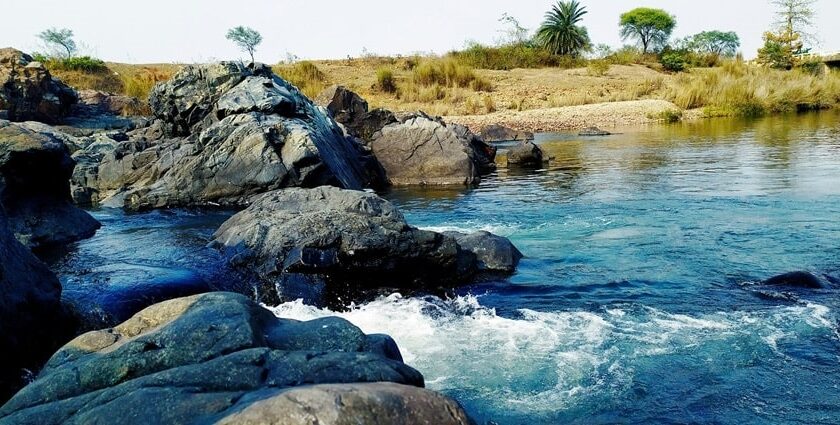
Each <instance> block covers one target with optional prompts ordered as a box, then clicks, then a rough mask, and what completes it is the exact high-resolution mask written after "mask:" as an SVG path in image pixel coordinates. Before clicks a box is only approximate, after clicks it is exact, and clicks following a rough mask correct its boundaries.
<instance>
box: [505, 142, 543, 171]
mask: <svg viewBox="0 0 840 425" xmlns="http://www.w3.org/2000/svg"><path fill="white" fill-rule="evenodd" d="M545 160H546V158H545V157H544V156H543V151H542V149H540V147H539V146H537V145H536V144H534V143H532V142H524V143H519V144H517V145H515V146H511V147H510V148H508V153H507V163H508V165H517V166H532V167H539V166H541V165H542V164H543V162H545Z"/></svg>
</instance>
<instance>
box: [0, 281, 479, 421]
mask: <svg viewBox="0 0 840 425" xmlns="http://www.w3.org/2000/svg"><path fill="white" fill-rule="evenodd" d="M383 382H391V383H394V384H402V386H397V385H394V384H392V385H387V384H382V383H383ZM354 383H378V384H375V385H371V386H366V385H355V384H354ZM320 384H354V385H342V386H334V385H328V386H320ZM298 386H300V388H293V387H298ZM404 386H411V387H422V386H423V377H422V375H421V374H420V373H419V372H417V371H415V370H414V369H412V368H410V367H408V366H406V365H405V364H404V363H403V362H402V361H401V359H400V357H399V350H398V349H397V348H396V344H395V343H394V341H393V340H392V339H391V338H389V337H387V336H383V335H365V334H364V333H362V332H361V331H360V330H359V329H358V328H356V327H355V326H353V325H352V324H350V323H349V322H347V321H345V320H343V319H339V318H336V317H331V318H324V319H318V320H313V321H310V322H298V321H294V320H282V319H277V318H276V317H274V316H273V315H272V314H271V313H270V312H269V311H268V310H265V309H263V308H262V307H260V306H259V305H257V304H256V303H254V302H253V301H251V300H249V299H247V298H246V297H244V296H241V295H236V294H230V293H211V294H204V295H197V296H193V297H188V298H180V299H176V300H170V301H166V302H163V303H160V304H156V305H154V306H151V307H149V308H147V309H145V310H143V311H141V312H139V313H137V314H136V315H135V316H134V317H132V318H131V319H129V320H127V321H126V322H124V323H122V324H120V325H118V326H116V327H114V328H110V329H105V330H101V331H93V332H88V333H86V334H84V335H81V336H79V337H77V338H76V339H74V340H73V341H71V342H70V343H68V344H67V345H65V346H64V347H63V348H62V349H60V350H59V351H58V352H57V353H55V355H53V357H52V358H51V359H50V361H49V362H48V363H47V365H46V366H45V367H44V369H43V370H42V371H41V373H40V374H39V375H38V378H37V379H36V380H35V381H34V382H32V383H31V384H30V385H28V386H27V387H25V388H24V389H23V390H21V391H20V392H19V393H18V394H17V395H15V396H14V397H13V398H12V399H11V400H10V401H9V402H8V403H7V404H6V405H5V406H3V407H2V408H0V422H5V423H32V424H35V423H37V424H59V423H62V424H77V423H78V424H85V423H103V422H112V421H114V420H115V418H119V422H120V423H128V424H133V423H137V424H140V423H144V424H145V423H211V422H217V421H222V422H225V423H249V422H250V423H271V422H272V421H273V420H274V419H275V418H276V420H277V421H279V422H278V423H292V424H297V423H301V424H310V423H313V422H311V421H307V418H317V421H323V422H319V423H336V422H335V421H336V420H339V419H336V418H337V416H336V415H341V416H340V417H341V419H340V420H344V418H359V419H360V420H362V422H366V419H370V418H373V417H376V418H377V419H376V421H377V422H379V423H395V424H396V423H403V422H401V421H400V420H399V419H398V418H400V417H409V418H410V417H412V414H415V413H416V414H417V415H418V416H417V418H429V420H430V421H432V422H428V423H441V424H450V423H452V424H458V423H466V422H465V421H467V420H468V419H466V415H465V414H464V413H463V411H462V410H461V409H460V408H459V406H458V405H457V403H456V402H454V401H451V400H448V399H446V398H444V397H441V396H437V395H434V394H431V393H429V392H428V391H423V390H420V389H419V388H417V389H413V388H407V387H404ZM330 396H332V401H329V400H328V397H330ZM339 396H340V397H344V396H347V399H346V400H347V401H346V402H344V403H341V402H339V401H338V400H339V399H337V398H336V397H339ZM290 404H295V406H291V405H290ZM438 409H442V410H438ZM295 412H299V413H300V415H301V416H295V415H293V413H295ZM387 412H392V413H393V414H394V415H395V416H387V415H386V416H377V415H380V414H386V413H387ZM290 415H291V416H290ZM226 418H227V419H226ZM392 418H393V419H392ZM286 419H288V420H289V422H287V421H286ZM412 420H416V419H412ZM437 420H441V421H442V422H437ZM317 421H316V422H317ZM331 421H332V422H331ZM341 423H343V422H341ZM407 423H412V422H407Z"/></svg>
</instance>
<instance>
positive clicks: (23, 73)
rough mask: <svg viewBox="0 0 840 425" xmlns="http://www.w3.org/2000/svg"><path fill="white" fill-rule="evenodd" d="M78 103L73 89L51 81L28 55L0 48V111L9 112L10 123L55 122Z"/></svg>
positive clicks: (40, 66) (48, 73) (41, 65)
mask: <svg viewBox="0 0 840 425" xmlns="http://www.w3.org/2000/svg"><path fill="white" fill-rule="evenodd" d="M77 100H78V97H77V95H76V92H75V91H74V90H73V89H71V88H70V87H68V86H67V85H66V84H64V83H62V82H61V81H60V80H58V79H56V78H53V77H52V75H50V72H49V71H47V68H45V67H44V65H43V64H41V63H40V62H34V61H33V60H32V57H31V56H29V55H27V54H26V53H23V52H21V51H19V50H15V49H12V48H5V49H0V110H2V109H6V110H8V113H7V115H8V119H9V120H10V121H30V120H32V121H43V122H46V123H58V122H60V121H61V120H62V119H63V118H64V117H65V116H67V115H68V114H69V113H70V108H71V106H72V105H73V104H74V103H76V102H77Z"/></svg>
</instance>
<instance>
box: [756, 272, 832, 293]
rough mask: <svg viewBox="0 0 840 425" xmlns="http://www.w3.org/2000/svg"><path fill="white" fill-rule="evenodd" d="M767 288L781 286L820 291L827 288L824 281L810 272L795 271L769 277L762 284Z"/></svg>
mask: <svg viewBox="0 0 840 425" xmlns="http://www.w3.org/2000/svg"><path fill="white" fill-rule="evenodd" d="M761 283H762V284H763V285H767V286H783V287H792V288H806V289H820V288H824V287H826V286H827V282H826V280H825V279H823V278H821V277H819V276H816V275H814V274H813V273H810V272H805V271H795V272H790V273H785V274H781V275H778V276H774V277H771V278H770V279H767V280H765V281H763V282H761Z"/></svg>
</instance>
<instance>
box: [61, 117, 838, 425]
mask: <svg viewBox="0 0 840 425" xmlns="http://www.w3.org/2000/svg"><path fill="white" fill-rule="evenodd" d="M838 118H840V115H838V114H835V113H822V114H810V115H802V116H789V117H776V118H770V119H764V120H758V121H739V120H716V121H705V122H702V123H695V124H679V125H673V126H662V127H652V128H648V129H642V130H631V131H627V132H625V133H624V134H619V135H614V136H609V137H606V138H597V139H581V138H579V137H576V136H573V135H568V134H556V135H541V136H540V137H539V138H538V140H537V142H538V143H539V144H540V145H541V146H542V147H543V149H544V150H545V151H546V152H548V153H549V155H551V156H552V157H553V160H552V162H551V163H550V165H549V166H547V167H546V168H545V169H542V170H536V171H534V170H530V171H529V170H508V169H506V168H501V169H500V170H499V171H498V172H497V173H496V174H494V175H492V176H490V177H489V178H488V179H486V180H485V181H484V182H483V183H482V185H481V186H480V187H479V188H477V189H474V190H458V191H448V190H416V189H413V190H395V191H392V192H390V193H388V194H386V196H387V197H388V198H389V199H391V200H392V201H393V202H395V203H397V204H398V205H399V206H400V208H401V210H402V211H403V212H404V213H405V215H406V217H407V218H408V220H409V222H410V223H412V224H413V225H416V226H419V227H424V228H430V229H438V230H448V229H453V230H454V229H459V230H477V229H485V230H490V231H493V232H496V233H499V234H502V235H505V236H508V237H510V238H511V239H512V240H513V242H514V243H515V244H516V245H517V246H518V247H519V248H520V250H521V251H522V252H523V253H524V254H525V259H523V261H522V263H521V264H520V268H519V271H518V273H517V274H516V275H514V276H512V277H511V278H510V279H505V280H498V281H489V282H482V283H479V284H476V285H472V286H469V287H465V288H461V289H459V290H457V291H456V293H454V294H452V296H451V297H449V298H446V299H441V298H437V297H411V298H409V297H402V296H400V295H399V294H394V295H392V296H389V297H384V298H381V299H378V300H374V301H371V302H366V303H362V304H359V305H356V306H354V308H353V309H351V310H350V311H347V312H342V313H335V312H331V311H327V310H322V309H318V308H315V307H311V306H306V305H304V304H303V303H301V302H290V303H286V304H282V305H280V306H277V307H275V308H274V311H275V313H276V314H277V315H279V316H283V317H294V318H298V319H307V318H314V317H319V316H323V315H329V314H340V315H342V316H344V317H346V318H348V319H349V320H351V321H352V322H354V323H356V324H357V325H358V326H360V327H361V328H362V329H363V330H365V331H366V332H385V333H389V334H391V335H392V336H394V338H395V339H396V340H397V342H398V344H399V345H400V347H401V349H402V351H403V354H404V357H405V359H406V362H407V363H409V364H411V365H412V366H414V367H416V368H417V369H418V370H420V371H421V372H423V374H424V376H425V377H426V381H427V386H428V387H430V388H433V389H436V390H440V391H442V392H444V393H446V394H448V395H450V396H452V397H454V398H456V399H458V400H459V401H460V402H461V403H462V404H463V405H464V406H465V407H466V408H467V410H468V411H469V412H470V413H471V414H472V415H473V416H474V417H475V418H476V419H477V420H478V422H479V423H488V422H495V423H498V424H543V423H545V424H552V423H586V424H589V423H739V424H743V423H804V424H812V423H840V330H838V327H840V321H838V319H840V315H838V311H840V288H838V287H835V288H830V289H820V290H793V289H790V290H778V291H767V290H765V289H766V288H760V287H759V286H756V285H755V283H756V282H757V281H760V280H762V279H765V278H768V277H771V276H773V275H775V274H779V273H783V272H788V271H793V270H810V271H813V272H816V273H820V274H824V275H828V276H836V277H840V120H838ZM96 215H97V218H99V219H100V220H102V221H103V223H104V224H105V226H104V228H103V230H102V231H101V232H100V234H98V235H97V236H96V237H95V238H93V239H91V240H89V241H84V242H82V243H80V244H79V245H78V246H77V247H76V248H75V250H74V251H72V252H71V253H70V254H69V255H68V256H66V257H65V258H64V259H63V260H62V261H61V262H59V263H57V266H56V268H57V270H58V271H59V272H60V273H62V279H63V281H64V282H65V285H68V286H72V285H86V284H89V282H88V280H89V279H88V278H86V275H85V273H84V272H83V270H84V269H85V268H86V267H90V266H88V265H87V264H88V263H93V264H95V265H104V264H107V263H109V262H139V263H142V264H146V265H154V266H165V267H186V268H190V269H193V270H197V271H199V272H201V273H203V274H205V275H206V276H207V278H208V279H209V280H214V281H216V282H218V283H219V284H222V283H224V281H225V280H226V278H220V277H218V276H227V274H226V272H225V267H224V265H223V264H222V263H221V262H220V259H219V258H218V257H217V256H215V255H214V254H212V253H208V252H207V251H206V250H205V249H204V248H203V244H204V243H205V242H206V240H207V238H209V235H210V234H212V232H213V230H215V227H216V226H218V224H219V223H221V222H222V221H223V220H224V218H225V217H226V213H213V214H204V213H195V212H192V213H185V212H178V213H160V212H156V213H149V214H140V215H129V216H126V215H124V214H122V213H117V212H113V211H100V212H97V213H96Z"/></svg>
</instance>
